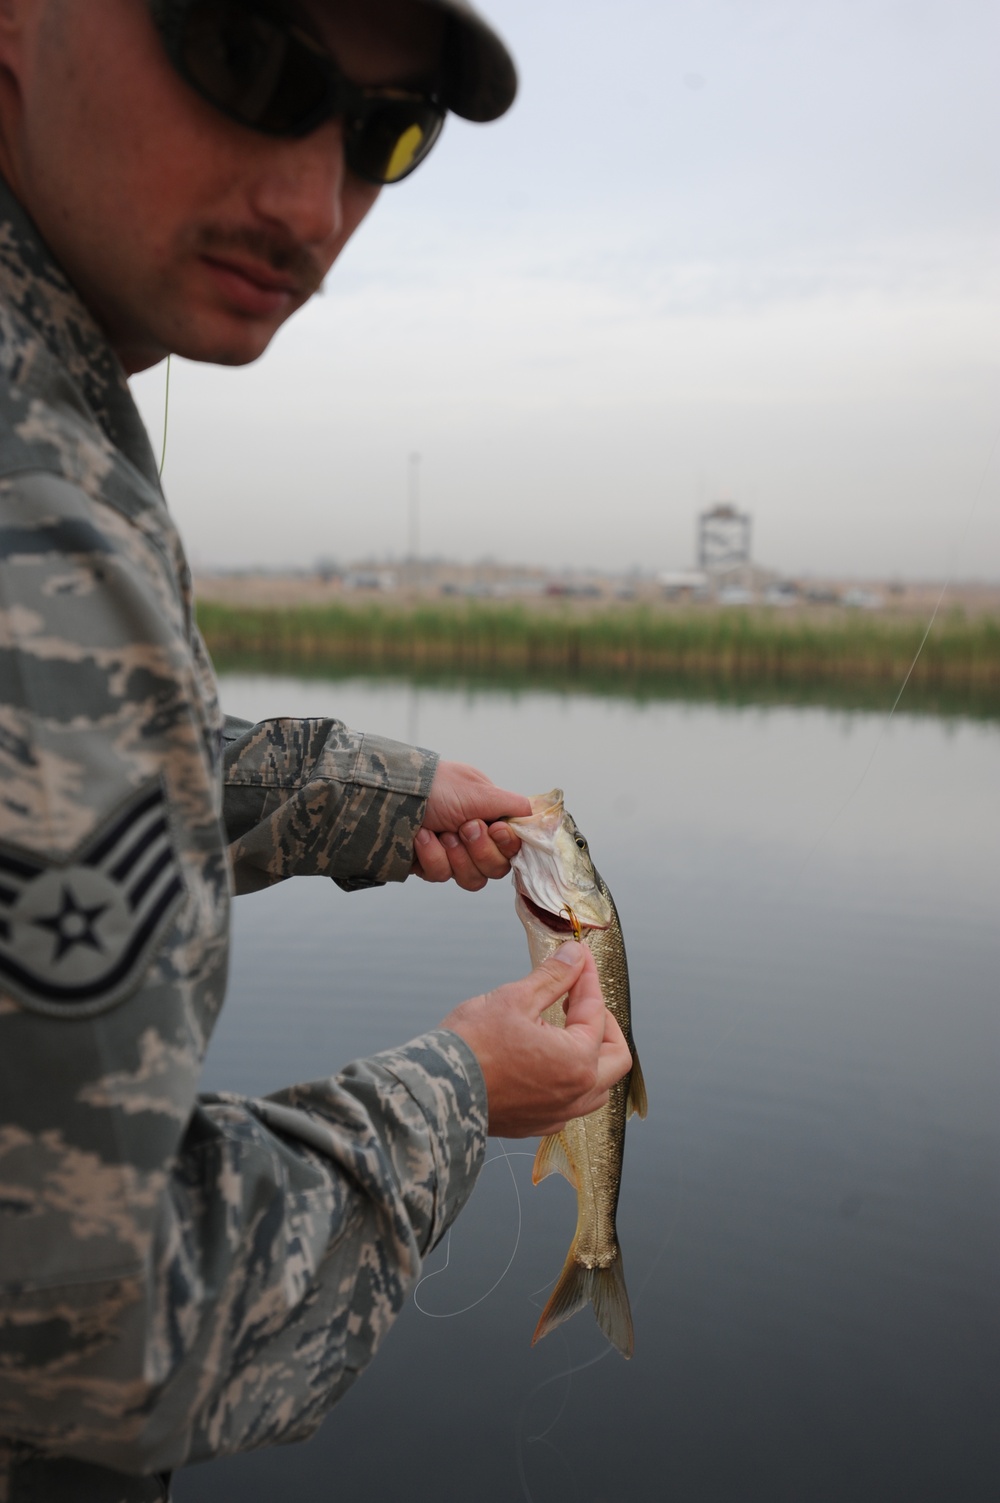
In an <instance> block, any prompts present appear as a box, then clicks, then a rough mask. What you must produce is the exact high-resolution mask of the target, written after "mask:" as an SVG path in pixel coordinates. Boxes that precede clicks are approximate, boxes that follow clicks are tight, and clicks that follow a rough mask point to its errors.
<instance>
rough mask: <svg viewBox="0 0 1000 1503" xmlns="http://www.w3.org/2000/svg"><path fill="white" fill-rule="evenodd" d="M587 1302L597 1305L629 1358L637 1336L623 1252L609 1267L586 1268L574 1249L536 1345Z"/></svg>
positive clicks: (610, 1337)
mask: <svg viewBox="0 0 1000 1503" xmlns="http://www.w3.org/2000/svg"><path fill="white" fill-rule="evenodd" d="M585 1305H593V1307H594V1314H595V1315H596V1317H597V1324H598V1325H599V1326H600V1328H601V1330H602V1331H603V1332H604V1334H605V1336H606V1337H607V1338H608V1340H609V1341H610V1342H611V1345H612V1346H613V1347H616V1348H617V1350H618V1351H619V1352H621V1354H622V1356H623V1357H624V1358H625V1359H626V1361H627V1360H628V1358H629V1357H631V1355H632V1352H633V1350H634V1347H635V1338H634V1336H633V1332H632V1311H631V1308H630V1306H629V1302H628V1290H627V1289H626V1288H625V1273H624V1270H623V1268H622V1260H621V1257H620V1256H619V1257H617V1258H616V1259H615V1261H614V1262H613V1263H612V1264H610V1265H609V1267H607V1268H585V1267H584V1266H583V1264H582V1263H578V1262H577V1261H576V1258H575V1257H574V1256H573V1251H572V1249H570V1254H569V1257H568V1258H567V1259H566V1262H565V1265H564V1267H563V1271H562V1273H561V1274H560V1275H559V1282H558V1283H557V1284H556V1287H555V1288H554V1289H553V1291H552V1293H551V1294H550V1295H549V1301H548V1304H547V1305H546V1306H545V1309H544V1310H543V1311H542V1313H541V1316H540V1318H539V1321H538V1324H537V1326H536V1327H535V1334H534V1336H532V1338H531V1344H532V1346H534V1345H535V1342H536V1341H541V1339H542V1337H543V1336H547V1335H548V1334H549V1332H550V1331H554V1330H555V1328H556V1326H561V1325H562V1323H563V1321H564V1320H569V1318H570V1316H571V1315H575V1314H576V1312H577V1311H578V1310H582V1309H583V1307H584V1306H585Z"/></svg>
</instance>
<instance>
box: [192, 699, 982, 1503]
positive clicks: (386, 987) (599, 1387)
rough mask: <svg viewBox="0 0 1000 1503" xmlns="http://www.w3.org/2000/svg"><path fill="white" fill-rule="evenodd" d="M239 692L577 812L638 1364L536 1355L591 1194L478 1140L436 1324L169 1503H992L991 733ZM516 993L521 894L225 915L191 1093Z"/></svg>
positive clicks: (793, 718)
mask: <svg viewBox="0 0 1000 1503" xmlns="http://www.w3.org/2000/svg"><path fill="white" fill-rule="evenodd" d="M224 688H225V701H226V704H227V707H228V708H229V709H230V710H231V711H232V712H233V713H235V714H240V715H245V716H247V717H250V718H255V717H257V716H260V715H263V714H275V713H298V714H329V713H334V714H338V715H340V716H341V717H342V718H344V719H345V720H347V721H348V722H349V723H351V724H355V725H360V726H365V727H369V728H371V729H373V730H374V729H377V730H381V731H384V732H386V733H388V734H389V735H395V736H398V737H400V738H402V739H413V740H417V741H419V742H421V743H422V744H427V745H432V746H435V747H437V748H439V749H441V750H442V751H444V752H445V753H446V754H447V755H450V756H455V757H459V758H461V759H463V760H467V761H470V762H473V763H475V764H477V765H480V766H482V767H484V768H485V769H487V770H488V771H489V772H490V774H491V775H492V776H493V777H494V778H496V780H497V781H498V782H500V783H504V784H506V785H507V786H512V787H515V788H521V789H524V790H525V791H527V792H540V791H542V790H543V789H546V788H549V787H551V786H552V785H553V784H555V783H558V784H561V785H562V786H563V787H565V789H566V791H567V803H568V805H569V807H570V808H571V809H572V811H573V813H574V815H575V817H576V818H577V820H578V822H579V823H580V825H581V826H582V827H583V829H584V830H585V833H586V834H587V836H588V838H589V840H590V842H591V847H592V849H593V851H594V854H595V858H596V860H597V862H598V864H599V866H600V868H601V870H602V872H603V874H604V876H605V877H606V879H607V881H608V883H609V885H610V886H611V888H612V890H613V892H614V894H615V897H616V900H617V902H618V906H619V909H620V911H621V913H622V919H623V924H624V926H625V936H626V942H627V945H628V951H629V958H630V969H631V975H632V985H633V996H634V1017H635V1030H636V1040H637V1044H638V1048H639V1052H640V1055H641V1057H642V1060H643V1067H644V1072H645V1076H646V1081H647V1085H648V1087H649V1095H650V1113H649V1117H648V1118H647V1120H646V1121H645V1122H633V1124H632V1125H631V1126H630V1128H629V1134H628V1142H627V1149H626V1166H625V1179H624V1184H623V1190H622V1202H621V1208H620V1214H619V1229H620V1234H621V1240H622V1245H623V1248H624V1256H625V1268H626V1274H627V1279H628V1284H629V1289H630V1292H631V1295H632V1304H633V1310H634V1315H635V1325H636V1354H635V1357H634V1359H633V1361H632V1362H631V1363H625V1362H623V1361H622V1360H621V1359H620V1358H619V1357H618V1355H617V1354H616V1353H614V1352H609V1351H608V1349H607V1348H606V1346H605V1344H604V1342H603V1340H602V1338H601V1336H600V1333H599V1332H598V1330H597V1328H596V1325H595V1323H594V1321H593V1319H592V1318H591V1315H590V1313H589V1311H588V1312H584V1313H582V1314H581V1315H579V1316H577V1317H576V1318H575V1319H574V1320H573V1321H571V1322H569V1323H568V1324H567V1325H565V1326H563V1327H561V1328H560V1329H559V1330H558V1331H557V1332H555V1333H554V1334H553V1335H551V1336H550V1337H548V1338H547V1339H546V1340H545V1341H544V1342H542V1343H541V1344H540V1345H539V1346H538V1347H536V1348H535V1349H533V1350H532V1349H531V1348H530V1346H529V1342H530V1338H531V1333H532V1330H533V1329H534V1325H535V1321H536V1319H537V1315H538V1312H539V1310H540V1308H541V1305H542V1304H543V1303H544V1301H545V1298H546V1295H547V1291H548V1288H549V1286H550V1285H551V1282H552V1281H553V1280H554V1278H555V1277H556V1275H557V1273H558V1271H559V1269H560V1268H561V1266H562V1262H563V1258H564V1256H565V1252H566V1249H567V1247H568V1244H569V1240H570V1237H571V1234H572V1228H573V1224H574V1208H573V1194H572V1192H571V1191H570V1190H569V1188H568V1186H566V1185H564V1184H563V1183H562V1182H561V1181H560V1180H558V1179H557V1178H552V1179H549V1180H547V1181H546V1182H545V1183H544V1184H543V1185H541V1186H539V1187H537V1188H533V1187H532V1186H531V1182H530V1169H531V1154H530V1151H529V1150H530V1149H531V1148H532V1147H533V1145H530V1144H523V1145H522V1144H517V1143H508V1145H507V1147H508V1150H509V1151H510V1153H511V1155H512V1156H511V1159H510V1161H509V1164H508V1162H507V1161H505V1160H504V1159H503V1158H502V1156H499V1149H498V1147H497V1145H495V1144H491V1152H492V1153H495V1154H497V1155H498V1156H497V1157H495V1158H494V1159H493V1161H492V1162H490V1163H489V1164H488V1165H487V1167H486V1168H485V1170H484V1173H483V1176H482V1179H481V1181H480V1184H479V1186H478V1187H477V1190H476V1192H475V1195H474V1197H473V1199H472V1201H471V1202H470V1204H469V1206H468V1207H467V1209H466V1211H465V1212H464V1214H463V1216H462V1217H461V1218H460V1221H459V1223H458V1224H457V1226H456V1228H455V1231H454V1234H453V1238H452V1243H451V1248H450V1261H449V1263H448V1266H447V1268H443V1267H442V1265H443V1262H444V1252H443V1250H439V1251H438V1252H437V1253H435V1255H434V1257H433V1258H432V1260H431V1261H430V1263H429V1265H428V1267H429V1269H430V1270H435V1269H437V1270H441V1271H438V1272H437V1273H435V1276H434V1277H433V1278H431V1279H429V1280H428V1282H426V1283H425V1284H424V1285H423V1286H422V1287H421V1289H420V1291H419V1295H418V1299H419V1302H420V1304H421V1305H422V1307H423V1312H427V1313H423V1312H422V1311H421V1310H420V1309H418V1308H416V1307H415V1306H411V1307H409V1308H408V1309H407V1310H406V1312H405V1313H404V1315H403V1317H402V1318H401V1320H400V1321H399V1323H398V1325H397V1327H396V1328H395V1329H394V1331H393V1333H392V1334H391V1336H390V1337H389V1339H388V1342H387V1344H386V1346H385V1347H384V1349H383V1351H382V1352H381V1353H380V1355H379V1357H378V1358H377V1359H376V1361H375V1363H374V1365H373V1367H372V1368H371V1369H370V1371H369V1372H368V1374H367V1375H366V1376H365V1377H364V1378H363V1379H362V1381H361V1382H360V1383H359V1384H358V1385H357V1386H356V1388H355V1389H354V1390H353V1391H352V1392H351V1393H350V1394H349V1396H348V1397H347V1399H346V1400H345V1402H344V1403H343V1404H342V1405H341V1406H340V1407H339V1408H338V1409H336V1410H334V1411H333V1412H332V1413H331V1415H330V1417H329V1419H328V1420H327V1421H326V1423H325V1424H324V1426H323V1428H322V1430H321V1432H320V1434H319V1435H318V1437H317V1438H316V1439H315V1440H313V1441H312V1442H310V1443H309V1444H308V1445H305V1446H300V1447H292V1448H287V1449H284V1448H280V1449H277V1450H274V1451H271V1452H265V1453H260V1454H257V1455H251V1456H245V1457H237V1458H234V1459H232V1460H229V1461H224V1462H219V1463H215V1464H213V1465H211V1466H208V1467H200V1468H193V1469H191V1470H190V1471H189V1472H187V1473H185V1474H183V1475H182V1476H181V1477H180V1478H179V1479H178V1481H177V1487H176V1491H177V1497H178V1499H179V1500H180V1503H201V1500H205V1503H207V1500H209V1499H211V1500H212V1503H217V1500H218V1499H220V1498H222V1499H226V1500H229V1499H232V1500H237V1499H238V1500H240V1503H263V1500H265V1499H267V1500H270V1499H272V1498H274V1497H276V1496H278V1495H279V1494H280V1495H281V1496H288V1497H292V1498H294V1499H295V1500H296V1503H327V1500H332V1499H334V1498H340V1497H347V1498H364V1499H366V1500H382V1499H390V1498H395V1497H397V1496H402V1495H407V1496H415V1497H417V1498H419V1499H424V1498H426V1499H433V1500H434V1503H469V1500H470V1499H475V1500H476V1503H522V1500H523V1503H621V1500H625V1499H628V1500H629V1503H662V1500H664V1499H668V1500H670V1503H703V1500H711V1503H715V1500H723V1503H728V1500H731V1499H732V1500H740V1503H748V1500H750V1503H755V1500H758V1499H759V1500H761V1503H785V1500H787V1503H822V1500H831V1503H833V1500H837V1503H841V1500H847V1499H849V1500H851V1503H869V1500H871V1503H895V1500H900V1503H913V1500H922V1499H932V1500H938V1499H941V1500H948V1503H980V1500H981V1503H995V1499H996V1498H997V1496H998V1495H1000V1420H998V1406H997V1396H998V1393H1000V1126H998V1108H997V1101H998V1085H1000V1028H998V1006H997V1003H998V986H997V976H998V965H997V962H998V959H1000V954H998V952H1000V926H998V923H997V913H998V898H1000V862H998V858H997V833H998V831H997V825H998V819H997V812H998V804H997V798H996V768H997V753H998V750H1000V729H998V727H997V726H996V725H994V724H983V723H975V722H971V721H960V720H949V721H942V720H936V719H933V718H916V717H908V716H906V715H898V716H897V717H896V718H895V719H894V720H893V721H892V722H891V724H890V725H889V727H888V729H887V730H884V728H883V720H882V719H880V718H879V717H878V716H875V715H871V714H860V713H853V714H848V713H844V712H832V711H825V710H822V709H817V708H809V709H790V708H780V709H759V710H757V709H747V708H732V707H729V708H725V707H721V706H713V705H705V704H699V705H695V706H691V705H686V706H685V705H677V704H671V703H657V704H646V705H640V704H635V703H630V702H627V701H625V700H621V701H615V700H608V699H600V700H599V699H591V698H588V697H587V696H585V695H582V694H581V695H567V696H564V697H560V696H557V695H553V694H549V693H524V694H521V695H513V694H502V693H489V692H476V693H468V692H463V691H461V690H458V689H456V690H454V691H448V690H444V689H440V690H438V689H435V690H427V689H414V688H411V687H408V686H406V685H385V684H377V683H369V682H363V681H353V682H346V683H337V684H332V683H329V684H324V683H322V682H315V681H314V682H308V683H300V682H296V681H294V680H289V679H276V678H272V679H263V678H249V677H236V676H234V677H232V678H230V679H229V680H228V681H227V682H226V683H225V686H224ZM873 750H874V751H875V756H874V760H871V758H872V752H873ZM869 764H870V765H869ZM866 768H867V772H866ZM862 777H863V781H862V782H861V785H860V787H859V788H858V787H857V784H858V781H859V779H861V778H862ZM855 789H856V790H857V791H854V790H855ZM852 793H853V797H852V796H851V795H852ZM525 969H527V961H526V950H525V945H524V937H523V932H522V930H521V928H520V925H519V924H518V922H517V920H516V919H515V917H514V914H513V908H512V903H511V893H510V888H509V885H508V884H507V883H495V884H491V886H490V888H489V889H488V890H487V891H486V892H484V893H480V894H475V895H470V894H465V893H461V892H459V891H457V890H454V889H451V888H441V887H431V886H427V885H424V884H421V883H417V882H409V883H406V884H405V885H404V886H402V887H398V888H389V889H383V890H380V891H376V892H367V893H357V894H351V895H344V894H342V893H340V892H339V891H338V890H337V889H335V888H334V887H333V886H332V884H330V883H328V882H325V881H322V880H304V881H298V882H293V883H287V884H285V885H284V886H283V887H281V888H278V889H275V890H273V891H271V892H268V893H263V894H257V895H255V896H253V897H249V898H244V899H241V900H240V902H239V903H238V904H237V918H236V937H235V954H234V967H233V979H232V987H231V991H230V997H229V1000H228V1002H227V1005H226V1010H225V1012H224V1014H223V1018H222V1021H221V1024H220V1027H219V1029H218V1032H217V1035H216V1038H215V1040H214V1042H213V1045H212V1049H211V1051H210V1054H209V1058H208V1063H207V1068H206V1084H207V1085H208V1086H210V1087H227V1088H229V1089H236V1090H243V1091H249V1092H263V1091H267V1090H272V1089H275V1088H277V1087H279V1086H281V1085H284V1084H287V1083H290V1082H291V1081H294V1080H300V1079H310V1078H314V1077H315V1076H317V1075H318V1074H322V1073H326V1072H327V1071H331V1070H333V1069H335V1068H337V1067H338V1066H339V1065H340V1064H342V1063H344V1062H346V1061H347V1060H349V1059H350V1058H352V1057H355V1056H357V1055H361V1054H365V1053H368V1052H371V1051H372V1050H374V1049H378V1048H381V1047H384V1046H386V1045H389V1044H392V1043H398V1042H400V1041H402V1040H403V1039H404V1038H406V1037H409V1036H412V1035H413V1034H416V1033H418V1032H420V1031H421V1030H422V1029H423V1028H424V1027H426V1026H428V1025H431V1024H433V1023H436V1022H437V1021H438V1020H439V1019H440V1018H441V1016H443V1014H444V1013H446V1012H447V1011H448V1010H449V1008H450V1007H451V1006H452V1005H453V1004H454V1003H455V1002H457V1001H459V1000H461V998H463V997H465V996H468V995H472V994H474V993H476V992H479V991H481V990H483V989H484V988H486V987H489V986H491V985H494V984H496V983H498V982H500V981H503V980H506V979H509V978H511V977H513V976H515V975H517V974H520V973H522V972H523V971H524V970H525ZM519 1218H520V1238H519V1240H518V1224H519ZM515 1246H516V1255H515V1256H514V1258H513V1263H512V1264H511V1267H510V1271H509V1272H508V1273H507V1275H506V1277H504V1278H503V1279H502V1281H501V1282H500V1283H499V1285H498V1287H497V1288H496V1289H494V1290H493V1292H492V1293H491V1294H489V1296H488V1297H487V1298H485V1299H482V1300H481V1302H479V1303H475V1302H476V1301H477V1300H480V1297H481V1296H482V1295H483V1294H484V1293H485V1292H486V1291H487V1290H489V1289H490V1287H491V1286H492V1285H493V1284H494V1282H495V1281H496V1280H497V1279H498V1278H500V1276H501V1274H502V1273H503V1270H504V1268H505V1266H506V1265H507V1263H508V1262H509V1261H510V1259H511V1255H512V1253H514V1250H515ZM468 1305H473V1308H472V1309H470V1310H469V1311H468V1312H467V1313H465V1314H462V1315H458V1316H455V1317H454V1318H442V1317H447V1316H449V1315H450V1314H451V1312H454V1311H459V1310H463V1309H464V1308H465V1307H466V1306H468ZM435 1317H436V1318H435Z"/></svg>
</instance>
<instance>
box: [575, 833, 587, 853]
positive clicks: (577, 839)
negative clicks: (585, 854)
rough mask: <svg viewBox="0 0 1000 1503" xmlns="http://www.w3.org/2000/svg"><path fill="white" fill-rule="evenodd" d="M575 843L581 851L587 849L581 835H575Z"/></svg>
mask: <svg viewBox="0 0 1000 1503" xmlns="http://www.w3.org/2000/svg"><path fill="white" fill-rule="evenodd" d="M576 843H577V845H578V846H579V847H580V849H581V851H585V850H586V849H587V842H586V841H585V840H584V838H583V836H582V835H578V836H577V837H576Z"/></svg>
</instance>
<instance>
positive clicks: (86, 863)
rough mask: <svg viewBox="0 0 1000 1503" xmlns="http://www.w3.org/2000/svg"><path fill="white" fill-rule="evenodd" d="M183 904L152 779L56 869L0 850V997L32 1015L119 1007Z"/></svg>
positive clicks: (88, 1013)
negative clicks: (1, 993) (6, 995)
mask: <svg viewBox="0 0 1000 1503" xmlns="http://www.w3.org/2000/svg"><path fill="white" fill-rule="evenodd" d="M183 896H184V884H183V880H182V878H181V871H180V864H179V862H178V860H177V853H176V850H175V848H174V841H173V836H172V833H171V829H170V822H169V818H168V815H167V800H166V795H165V793H164V790H163V785H162V782H161V781H160V779H159V778H157V779H155V780H154V781H153V782H152V783H147V784H145V786H144V787H142V788H140V789H139V790H138V792H136V793H133V794H131V795H130V796H129V798H127V799H126V800H125V801H124V802H123V803H122V804H120V805H119V806H118V808H117V809H116V810H115V811H114V813H113V814H112V815H111V817H110V818H109V819H108V820H106V821H105V823H104V825H103V826H102V827H101V829H100V830H98V831H97V832H96V834H94V835H91V836H90V837H89V838H88V839H87V840H86V841H85V842H84V844H83V845H82V846H80V847H79V848H78V849H77V850H76V851H74V852H72V853H71V855H70V856H69V857H67V858H66V859H65V860H63V861H56V860H51V859H50V860H45V859H44V858H41V857H39V856H38V855H36V854H35V853H34V852H30V851H27V850H24V849H23V848H19V847H17V846H12V845H7V844H6V843H4V842H0V988H3V989H4V990H5V991H7V992H8V993H9V994H10V995H11V996H12V997H15V998H16V999H17V1000H18V1001H19V1002H21V1003H23V1005H24V1006H25V1007H27V1008H29V1009H31V1010H32V1011H33V1012H41V1013H47V1014H48V1015H49V1016H51V1017H76V1018H80V1017H92V1016H93V1015H94V1014H95V1013H99V1012H104V1011H105V1010H106V1009H107V1008H109V1007H113V1006H114V1005H115V1003H116V1002H121V1001H123V1000H124V999H125V998H126V997H127V996H128V995H129V993H130V992H132V991H134V990H135V988H136V986H137V985H138V983H139V981H140V980H141V978H142V974H143V966H144V962H145V961H146V959H147V957H148V955H149V953H150V950H151V948H152V946H153V945H154V944H155V942H156V940H157V938H158V937H159V935H160V934H161V933H162V932H163V929H164V926H165V925H166V924H167V922H168V921H169V919H170V918H171V917H172V916H173V914H174V912H175V911H176V909H177V906H178V904H179V903H180V901H181V899H182V898H183Z"/></svg>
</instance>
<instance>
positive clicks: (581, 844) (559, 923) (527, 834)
mask: <svg viewBox="0 0 1000 1503" xmlns="http://www.w3.org/2000/svg"><path fill="white" fill-rule="evenodd" d="M530 802H531V813H530V814H524V815H521V816H520V817H518V818H515V819H508V820H507V821H506V823H507V824H508V825H509V826H510V828H511V829H512V830H513V831H514V834H515V835H517V837H518V839H519V840H520V842H521V849H520V850H519V851H518V853H517V855H516V856H514V857H512V859H511V866H512V867H513V869H514V885H515V887H516V888H517V894H518V897H519V898H520V899H521V901H522V902H523V903H524V904H525V905H526V907H527V908H528V909H529V910H530V911H531V912H532V913H533V914H534V916H535V918H536V919H538V920H539V921H540V922H541V923H542V924H544V925H545V927H546V928H549V929H552V930H555V931H558V932H565V933H566V934H572V933H574V932H575V929H576V928H580V929H607V927H608V926H609V924H611V922H612V920H613V918H614V915H613V913H612V910H611V905H610V903H609V902H608V899H607V898H606V896H605V895H604V893H603V892H602V890H601V887H600V885H599V883H598V880H597V873H596V872H595V870H594V863H593V861H592V860H591V857H590V849H589V847H588V845H587V842H586V839H585V838H584V836H583V835H582V834H581V833H580V831H579V830H578V829H577V826H576V822H575V820H574V819H573V816H572V815H571V814H570V813H569V812H568V811H567V810H566V808H565V807H564V805H563V792H562V789H561V788H553V789H552V791H551V793H542V794H539V795H538V796H537V797H535V798H532V799H531V801H530ZM574 920H575V923H574Z"/></svg>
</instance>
